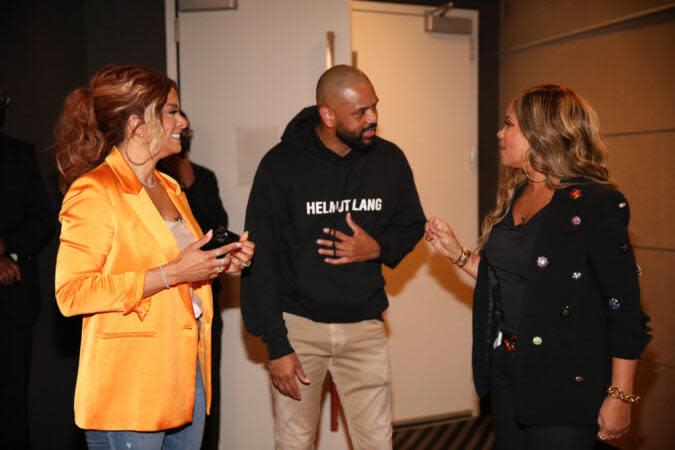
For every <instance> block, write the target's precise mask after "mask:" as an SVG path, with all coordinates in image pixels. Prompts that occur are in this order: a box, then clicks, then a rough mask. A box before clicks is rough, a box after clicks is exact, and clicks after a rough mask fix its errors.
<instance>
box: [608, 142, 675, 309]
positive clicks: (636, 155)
mask: <svg viewBox="0 0 675 450" xmlns="http://www.w3.org/2000/svg"><path fill="white" fill-rule="evenodd" d="M606 142H607V146H608V148H609V169H610V174H611V176H612V178H614V179H615V180H616V182H617V183H618V185H619V188H620V189H621V191H622V192H623V193H624V194H625V195H626V197H627V198H628V200H629V202H630V212H631V219H630V230H631V239H632V241H633V245H636V246H642V247H657V248H667V249H670V250H673V249H675V220H674V219H675V216H674V215H673V211H675V196H673V193H674V192H675V182H674V181H673V174H675V152H674V151H673V147H675V132H670V133H655V134H642V135H628V136H614V137H612V136H610V137H608V138H607V139H606ZM673 317H675V315H673Z"/></svg>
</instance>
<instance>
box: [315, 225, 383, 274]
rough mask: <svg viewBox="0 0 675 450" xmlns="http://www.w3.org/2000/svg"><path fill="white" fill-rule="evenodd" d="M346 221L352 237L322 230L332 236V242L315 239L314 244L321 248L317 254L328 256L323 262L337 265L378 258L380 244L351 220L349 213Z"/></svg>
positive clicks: (335, 231)
mask: <svg viewBox="0 0 675 450" xmlns="http://www.w3.org/2000/svg"><path fill="white" fill-rule="evenodd" d="M346 221H347V225H349V228H351V230H352V232H353V233H354V234H353V235H352V236H348V235H346V234H344V233H342V232H341V231H337V230H335V229H333V228H324V229H323V232H324V233H325V234H327V235H329V236H333V238H334V240H328V239H317V241H316V243H317V244H319V245H321V246H322V247H321V248H319V254H321V255H325V256H330V257H329V258H325V259H324V261H326V262H327V263H328V264H335V265H339V264H348V263H355V262H363V261H369V260H371V259H376V258H378V257H379V256H380V244H378V243H377V242H376V241H375V239H373V238H372V237H370V235H368V233H366V232H365V231H364V230H363V228H361V227H360V226H358V225H357V224H356V222H354V221H353V220H352V215H351V213H347V216H346ZM324 247H326V248H324Z"/></svg>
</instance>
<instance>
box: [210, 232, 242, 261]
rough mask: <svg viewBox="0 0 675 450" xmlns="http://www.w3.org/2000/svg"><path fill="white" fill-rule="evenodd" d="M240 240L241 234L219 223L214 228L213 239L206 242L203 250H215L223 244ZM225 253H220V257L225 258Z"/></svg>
mask: <svg viewBox="0 0 675 450" xmlns="http://www.w3.org/2000/svg"><path fill="white" fill-rule="evenodd" d="M238 240H239V235H238V234H237V233H235V232H234V231H230V230H228V229H227V228H225V227H224V226H222V225H218V226H217V227H216V228H214V229H213V236H211V240H210V241H209V242H207V243H206V244H204V246H203V247H202V248H201V249H202V250H213V249H216V248H218V247H222V246H223V245H227V244H231V243H233V242H237V241H238ZM224 257H225V253H223V254H222V255H219V256H218V258H224Z"/></svg>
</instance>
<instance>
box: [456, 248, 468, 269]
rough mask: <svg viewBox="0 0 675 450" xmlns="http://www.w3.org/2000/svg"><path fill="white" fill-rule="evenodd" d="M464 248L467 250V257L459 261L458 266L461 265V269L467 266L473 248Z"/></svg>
mask: <svg viewBox="0 0 675 450" xmlns="http://www.w3.org/2000/svg"><path fill="white" fill-rule="evenodd" d="M464 250H466V257H465V258H464V259H463V260H461V261H457V267H459V268H460V269H461V268H462V267H464V266H466V263H468V262H469V259H471V250H469V249H468V248H465V249H464Z"/></svg>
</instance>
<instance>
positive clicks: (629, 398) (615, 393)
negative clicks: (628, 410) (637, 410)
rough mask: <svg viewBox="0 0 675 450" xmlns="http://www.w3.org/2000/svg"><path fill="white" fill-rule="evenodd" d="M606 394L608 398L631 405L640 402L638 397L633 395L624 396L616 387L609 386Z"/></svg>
mask: <svg viewBox="0 0 675 450" xmlns="http://www.w3.org/2000/svg"><path fill="white" fill-rule="evenodd" d="M607 393H608V394H609V395H610V397H614V398H615V399H617V400H621V401H624V402H626V403H630V404H631V405H634V404H636V403H638V402H639V401H640V396H639V395H635V394H625V393H624V392H623V389H621V388H619V387H616V386H610V387H608V388H607Z"/></svg>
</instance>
